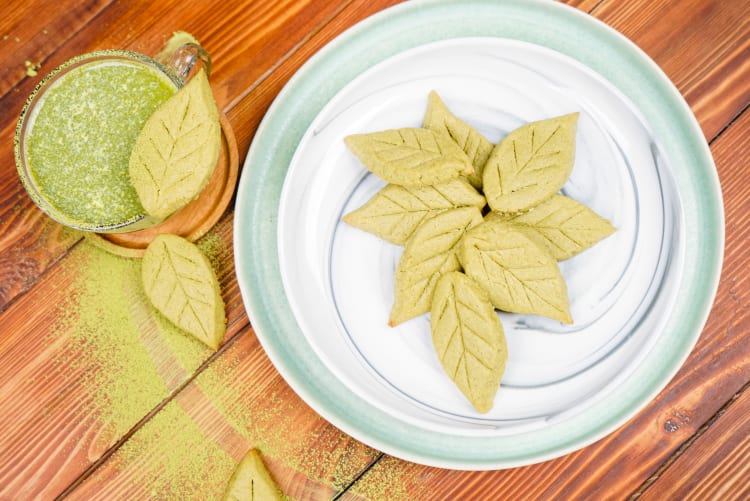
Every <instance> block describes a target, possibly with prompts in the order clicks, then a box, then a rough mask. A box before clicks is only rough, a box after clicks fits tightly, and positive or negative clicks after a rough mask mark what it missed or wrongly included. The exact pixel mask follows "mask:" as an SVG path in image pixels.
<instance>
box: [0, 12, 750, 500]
mask: <svg viewBox="0 0 750 501" xmlns="http://www.w3.org/2000/svg"><path fill="white" fill-rule="evenodd" d="M395 3H398V2H397V1H396V0H330V1H326V2H321V1H313V0H281V1H277V2H267V1H254V0H245V1H238V2H201V1H198V0H183V1H181V2H176V1H164V2H143V1H123V2H113V1H112V0H91V1H87V2H79V1H75V0H57V1H55V2H49V1H45V0H23V1H19V0H11V1H10V3H6V4H5V5H4V7H3V15H2V16H1V17H0V37H2V38H0V119H1V120H2V122H1V123H2V127H1V129H0V135H1V137H0V152H1V153H2V157H1V158H2V163H0V405H1V409H2V412H0V499H31V498H44V499H46V498H55V497H57V496H62V497H69V498H72V499H143V498H154V499H167V498H175V499H187V498H194V499H210V498H212V497H215V496H218V495H219V494H220V493H221V492H222V489H223V487H224V484H225V483H226V481H227V479H228V477H229V475H230V474H231V471H232V469H233V467H234V465H235V464H236V461H238V460H239V459H240V458H241V457H242V456H243V454H244V453H245V452H246V451H247V449H248V448H249V447H258V448H260V449H261V451H262V452H263V455H264V458H265V460H266V462H267V464H268V467H269V469H270V471H271V472H272V474H273V476H274V477H275V478H276V479H277V480H278V483H279V485H280V486H281V488H282V489H283V491H284V492H285V493H286V494H287V495H288V496H289V497H290V498H293V499H331V498H338V499H389V500H397V499H469V498H477V499H532V498H539V499H553V498H559V499H603V498H616V499H617V498H620V499H622V498H626V497H631V496H632V497H644V498H648V499H684V498H687V497H688V496H693V497H694V498H697V499H709V498H712V497H714V498H716V499H730V498H745V499H747V498H748V496H750V480H748V478H750V477H749V476H748V474H749V473H750V471H749V470H750V391H747V389H748V385H749V384H750V355H749V353H750V351H748V350H749V349H748V346H750V344H749V343H750V303H749V301H750V284H749V283H748V278H749V277H750V253H748V251H747V250H746V248H745V245H746V242H747V241H748V240H749V239H748V232H749V231H750V220H748V214H750V182H748V176H747V170H748V166H749V165H750V111H748V103H750V83H748V82H750V15H749V14H748V12H750V1H748V0H731V1H728V0H627V1H619V0H569V1H568V2H567V3H570V4H572V5H574V6H575V7H576V8H578V9H580V10H582V11H585V12H588V13H590V14H591V15H592V16H594V17H596V18H598V19H601V20H603V21H604V22H605V23H607V24H608V25H610V26H612V27H614V28H616V29H617V30H619V31H620V32H622V33H624V34H625V35H626V36H628V37H629V38H631V39H632V40H633V41H634V42H635V43H636V44H637V45H639V46H640V47H641V48H642V49H643V50H644V51H645V52H646V53H648V54H649V55H650V56H651V57H652V58H653V59H654V60H655V61H656V62H657V63H658V64H659V65H660V66H661V67H662V68H663V69H664V71H665V72H666V73H667V74H668V75H669V77H670V78H671V79H672V80H673V82H674V83H675V84H676V86H677V88H678V89H679V90H680V92H681V93H682V94H683V95H684V96H685V98H686V99H687V101H688V102H689V104H690V106H691V107H692V109H693V110H694V112H695V114H696V116H697V118H698V121H699V122H700V125H701V127H702V130H703V133H704V134H705V137H706V140H707V141H708V143H709V144H710V146H711V150H712V152H713V155H714V158H715V161H716V166H717V168H718V172H719V177H720V180H721V184H722V188H723V193H724V204H725V211H726V250H725V261H724V268H723V273H722V277H721V283H720V286H719V290H718V296H717V298H716V301H715V304H714V307H713V310H712V312H711V315H710V318H709V320H708V323H707V325H706V327H705V329H704V331H703V333H702V335H701V337H700V339H699V341H698V343H697V345H696V347H695V348H694V350H693V352H692V353H691V355H690V357H689V359H688V360H687V362H686V363H685V364H684V366H683V367H682V369H681V370H680V372H679V373H678V374H677V376H676V377H675V378H674V379H673V380H672V381H671V383H670V384H669V385H668V386H667V387H666V388H665V389H664V390H663V391H662V392H661V393H660V394H659V395H658V397H657V398H656V399H655V400H654V401H652V402H651V403H650V404H649V405H647V406H646V407H645V409H643V410H642V411H641V412H640V413H638V414H637V415H636V416H635V417H634V418H632V419H631V420H630V421H629V422H627V424H625V425H624V426H622V427H621V428H620V429H618V430H617V431H616V432H614V433H612V434H611V435H609V436H607V437H606V438H604V439H602V440H600V441H598V442H596V443H594V444H593V445H591V446H589V447H586V448H584V449H582V450H579V451H577V452H574V453H572V454H569V455H567V456H564V457H561V458H558V459H555V460H551V461H547V462H544V463H541V464H536V465H532V466H527V467H523V468H517V469H511V470H502V471H485V472H467V471H451V470H445V469H438V468H432V467H426V466H421V465H418V464H413V463H410V462H407V461H403V460H400V459H397V458H394V457H391V456H389V455H385V454H383V453H381V452H379V451H377V450H374V449H372V448H370V447H368V446H366V445H364V444H362V443H360V442H358V441H357V440H355V439H353V438H351V437H349V436H347V435H345V434H344V433H342V432H340V431H339V430H337V429H336V428H334V427H333V426H331V425H330V424H328V423H327V422H326V421H325V420H323V419H322V418H321V417H319V416H318V415H317V414H316V413H315V412H314V411H313V410H312V409H310V408H309V407H307V406H306V405H305V404H304V403H303V402H302V401H301V400H300V398H299V397H298V396H297V395H296V394H295V393H294V392H293V391H292V390H291V389H290V388H289V387H288V386H287V384H286V383H285V382H284V381H283V379H282V378H281V376H280V375H279V373H278V372H277V371H276V370H275V369H274V367H273V366H272V365H271V363H270V361H269V360H268V358H267V357H266V355H265V353H264V351H263V349H262V348H261V346H260V345H259V343H258V340H257V338H256V336H255V334H254V332H253V328H252V324H251V320H250V319H248V317H247V314H246V312H245V310H244V308H243V303H242V299H241V297H240V293H239V289H238V286H237V281H236V278H235V274H234V263H233V255H232V248H231V242H232V230H233V222H232V218H233V211H232V210H231V207H230V209H229V210H228V211H227V212H226V214H224V216H223V218H222V219H221V220H220V222H219V223H218V224H217V225H216V226H215V227H214V228H213V229H212V230H211V232H210V233H209V234H208V235H207V236H206V237H204V239H203V240H202V241H201V245H202V248H203V249H204V251H205V252H206V253H207V254H208V255H209V256H210V257H211V259H212V261H213V263H214V265H215V267H216V269H217V271H218V276H219V279H220V282H221V287H222V293H223V298H224V301H225V302H226V306H227V315H228V329H227V330H228V331H227V336H226V339H225V342H224V344H223V345H222V347H221V348H220V350H219V351H218V352H216V353H212V352H210V350H207V349H204V348H202V347H201V346H200V345H198V344H196V343H193V342H192V341H190V340H188V339H183V338H180V336H179V335H175V334H174V333H170V331H169V329H168V328H167V327H165V326H164V325H163V323H161V322H160V321H159V320H158V319H157V318H155V317H154V316H153V314H152V313H150V312H149V310H148V308H147V307H146V306H145V305H144V304H145V303H144V301H143V297H142V296H139V295H138V294H137V293H135V292H128V291H132V290H137V281H135V280H136V278H134V277H135V273H134V270H135V269H136V268H135V267H134V266H133V265H132V263H130V262H129V261H127V260H123V259H117V258H113V257H107V255H103V253H101V252H99V251H98V250H97V249H96V248H95V247H92V245H91V244H90V243H89V242H88V241H87V240H84V239H82V238H81V235H80V234H78V233H76V232H73V231H69V230H66V229H64V228H62V227H61V226H59V225H57V224H56V223H53V222H52V221H51V220H50V219H49V218H48V217H46V216H45V215H43V214H42V213H41V212H40V211H39V210H37V209H36V208H35V207H34V206H33V204H32V203H31V201H30V199H29V198H28V196H27V195H26V193H25V191H24V190H23V188H22V186H21V183H20V182H19V179H18V176H17V174H16V169H15V165H14V159H13V135H14V132H15V125H16V121H17V118H18V115H19V112H20V110H21V107H22V106H23V103H24V101H25V99H26V97H27V96H28V95H29V94H30V93H31V91H32V90H33V88H34V86H35V85H36V84H37V83H38V82H39V80H40V79H41V77H42V76H43V75H44V74H46V73H47V72H48V71H49V70H51V69H52V68H54V67H55V66H57V65H58V64H60V63H62V62H63V61H65V60H66V59H68V58H70V57H72V56H74V55H76V54H80V53H83V52H88V51H91V50H96V49H101V48H128V49H133V50H136V51H139V52H143V53H154V52H156V51H157V50H158V49H159V48H160V47H161V46H162V44H163V43H164V42H165V40H166V38H167V37H168V36H169V35H170V34H171V33H172V32H173V31H175V30H186V31H188V32H190V33H192V34H193V35H195V36H196V37H197V38H198V39H199V40H200V41H201V42H202V44H203V45H204V46H205V47H206V48H207V49H208V51H209V52H210V53H211V54H212V55H213V59H214V67H213V74H212V78H211V82H212V86H213V89H214V92H215V95H216V99H217V102H218V104H219V107H220V108H221V109H222V110H223V111H224V113H226V115H227V117H228V119H229V121H230V123H231V125H232V127H233V128H234V131H235V134H236V138H237V142H238V146H239V152H240V161H242V160H243V159H244V155H245V153H246V152H247V148H248V147H249V145H250V142H251V140H252V138H253V134H254V132H255V130H256V128H257V127H258V124H259V121H260V120H261V118H262V117H263V114H264V113H265V111H266V110H267V108H268V106H269V105H270V103H271V102H272V100H273V99H274V97H275V96H276V95H277V94H278V93H279V91H280V90H281V88H282V87H283V85H284V84H285V82H286V81H287V80H288V79H289V78H290V77H291V76H292V75H293V74H294V72H295V71H296V70H297V69H298V68H299V67H300V66H301V65H302V64H303V63H304V62H305V61H306V60H307V59H308V58H309V57H310V56H312V55H313V54H314V53H315V52H316V51H317V50H318V49H320V48H321V47H322V46H323V45H324V44H326V43H327V42H328V41H330V40H331V39H333V38H334V37H335V36H336V35H338V34H339V33H341V32H342V31H344V30H345V29H346V28H348V27H349V26H351V25H353V24H354V23H356V22H357V21H359V20H361V19H364V18H366V17H367V16H369V15H371V14H373V13H375V12H377V11H380V10H382V9H384V8H386V7H388V6H390V5H391V4H395ZM35 69H38V74H37V75H35V74H34V73H35V71H34V70H35ZM102 297H104V298H106V299H105V300H102ZM108 304H109V306H107V305H108ZM82 305H83V306H82ZM92 305H93V306H92ZM96 305H100V306H101V305H105V306H106V307H103V308H100V309H99V310H97V309H96V308H95V306H96Z"/></svg>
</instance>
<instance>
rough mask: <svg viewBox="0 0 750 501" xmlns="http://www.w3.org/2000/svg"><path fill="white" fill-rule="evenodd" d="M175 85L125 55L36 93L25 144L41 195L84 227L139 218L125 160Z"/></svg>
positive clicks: (78, 70) (94, 63)
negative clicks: (37, 100)
mask: <svg viewBox="0 0 750 501" xmlns="http://www.w3.org/2000/svg"><path fill="white" fill-rule="evenodd" d="M176 90H177V85H176V83H175V82H173V81H172V80H171V79H170V78H169V77H168V76H167V75H166V74H165V73H164V72H163V71H161V70H160V69H159V68H157V67H155V66H152V65H149V64H146V63H142V62H139V61H137V60H135V59H134V60H129V59H125V58H113V59H104V60H99V61H92V62H89V63H85V64H82V65H80V66H77V67H74V68H72V69H70V70H69V71H67V72H65V73H64V74H62V75H61V76H60V77H59V78H57V80H55V81H54V82H53V83H52V84H51V85H50V86H49V87H48V88H47V89H46V90H45V91H44V94H43V95H41V96H40V101H39V102H38V103H37V106H36V107H35V108H34V111H33V114H32V115H31V116H29V117H27V120H29V121H30V123H29V126H28V129H27V135H26V143H25V154H26V161H27V164H28V166H29V175H31V176H32V177H33V182H34V183H35V184H36V185H37V187H38V190H39V191H40V194H41V196H42V197H43V198H44V199H45V200H46V201H47V202H48V203H49V204H50V205H52V206H54V207H55V208H56V209H57V210H58V211H60V212H61V213H63V214H65V215H66V216H67V218H69V219H70V220H72V221H76V222H79V223H80V224H81V225H82V226H84V227H97V226H109V225H117V224H120V223H123V222H126V221H133V220H136V219H138V218H139V217H143V215H144V213H145V211H144V209H143V207H142V206H141V204H140V202H139V200H138V195H137V193H136V192H135V189H134V188H133V187H132V186H131V184H130V180H129V176H128V160H129V158H130V151H131V149H132V148H133V144H134V143H135V140H136V137H137V136H138V133H139V132H140V130H141V128H142V127H143V124H144V123H145V121H146V119H147V118H148V117H149V116H150V115H151V114H152V113H153V112H154V110H155V109H156V108H157V107H158V106H159V105H160V104H161V103H162V102H164V101H165V100H166V99H167V98H169V97H170V96H171V95H173V94H174V93H175V92H176Z"/></svg>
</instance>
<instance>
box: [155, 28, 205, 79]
mask: <svg viewBox="0 0 750 501" xmlns="http://www.w3.org/2000/svg"><path fill="white" fill-rule="evenodd" d="M154 59H156V60H157V61H159V62H160V63H162V64H163V65H164V66H166V67H167V69H168V70H169V71H171V72H172V73H173V74H174V75H175V76H176V77H177V78H179V79H180V81H182V83H183V85H184V84H185V83H187V82H188V80H190V79H191V78H192V77H193V76H194V75H195V74H196V73H198V71H200V70H201V69H203V70H204V71H205V72H206V76H207V77H208V76H210V74H211V55H210V54H209V53H208V52H207V51H206V50H205V49H204V48H203V47H201V46H200V44H198V41H197V40H195V38H193V37H192V35H190V34H188V33H185V32H177V33H175V34H174V35H172V38H171V39H170V40H169V41H168V42H167V44H166V45H165V46H164V48H163V49H162V50H161V51H160V52H159V53H158V54H157V55H156V56H154Z"/></svg>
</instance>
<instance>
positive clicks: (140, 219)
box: [13, 49, 182, 233]
mask: <svg viewBox="0 0 750 501" xmlns="http://www.w3.org/2000/svg"><path fill="white" fill-rule="evenodd" d="M108 59H112V60H118V59H119V60H127V61H131V62H133V61H135V62H137V63H140V64H144V65H147V66H151V67H152V68H155V69H157V70H159V71H160V72H161V73H163V74H164V75H165V76H167V77H168V78H169V79H170V80H171V81H172V83H174V84H175V86H176V88H178V89H179V88H180V87H181V86H182V81H181V80H180V78H179V77H178V76H177V75H176V74H175V73H174V72H172V71H170V69H169V67H168V66H166V65H164V64H162V63H161V62H159V61H157V60H156V59H154V58H152V57H149V56H146V55H144V54H140V53H138V52H134V51H131V50H127V49H101V50H96V51H92V52H86V53H84V54H80V55H77V56H74V57H72V58H70V59H68V60H66V61H65V62H63V63H61V64H60V65H58V66H57V67H55V68H54V69H53V70H51V71H50V72H49V73H48V74H47V75H45V76H44V77H43V78H42V79H41V80H40V81H39V82H38V83H37V84H36V86H35V87H34V90H33V91H32V92H31V94H30V95H29V97H28V98H27V99H26V102H25V103H24V105H23V108H21V113H20V115H19V117H18V122H17V123H16V131H15V136H14V138H13V153H14V157H15V162H16V170H17V171H18V176H19V178H20V179H21V183H22V184H23V187H24V189H25V190H26V192H27V193H28V195H29V197H31V200H32V201H33V202H34V204H35V205H36V206H37V207H38V208H39V209H41V210H42V212H44V213H45V214H47V215H48V216H49V217H50V218H52V219H53V220H55V221H56V222H58V223H60V224H63V225H65V226H68V227H70V228H73V229H77V230H81V231H88V232H95V233H117V232H125V231H137V230H140V229H143V228H145V227H147V226H151V225H153V224H155V223H158V221H154V220H153V218H152V217H151V216H149V215H148V214H147V213H146V212H145V211H144V212H143V213H142V214H138V215H136V216H133V217H130V218H128V219H126V220H123V221H117V222H114V223H92V222H90V221H81V220H79V219H78V218H74V217H71V216H69V215H68V214H66V213H65V212H64V211H62V210H60V209H59V208H57V207H56V206H55V204H53V203H52V202H51V201H50V200H49V199H48V198H47V197H46V196H45V195H44V194H43V190H42V189H41V187H40V186H39V185H38V184H37V182H36V180H35V178H34V175H33V174H32V173H31V169H30V166H29V165H28V163H27V161H26V155H27V152H26V151H25V147H24V143H25V136H26V135H27V132H26V131H27V129H28V126H29V124H32V125H33V121H31V122H29V121H28V120H27V118H28V117H29V115H31V113H32V111H33V110H34V109H35V107H36V105H37V104H38V103H40V102H43V101H42V96H43V95H44V93H45V92H46V91H47V90H48V89H49V88H50V87H51V86H52V84H53V83H54V81H55V80H56V79H57V78H59V77H61V76H62V75H64V74H65V73H66V72H67V71H70V70H71V69H73V68H76V67H79V66H83V65H84V64H88V63H92V62H96V61H97V60H108Z"/></svg>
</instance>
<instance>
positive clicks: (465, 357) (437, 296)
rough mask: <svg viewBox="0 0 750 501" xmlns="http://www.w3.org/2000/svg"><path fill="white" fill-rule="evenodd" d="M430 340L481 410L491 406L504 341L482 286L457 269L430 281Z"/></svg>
mask: <svg viewBox="0 0 750 501" xmlns="http://www.w3.org/2000/svg"><path fill="white" fill-rule="evenodd" d="M430 326H431V328H432V344H433V345H434V346H435V351H436V352H437V355H438V358H439V359H440V363H441V364H442V365H443V369H445V372H447V373H448V376H450V378H451V379H452V380H453V381H454V382H455V383H456V386H458V388H459V389H460V390H461V392H462V393H463V394H464V395H465V396H466V398H467V399H469V401H470V402H471V404H472V405H473V406H474V407H475V408H476V409H477V410H478V411H479V412H482V413H485V412H488V411H489V410H490V409H492V405H493V402H494V399H495V394H496V393H497V390H498V388H499V387H500V380H501V379H502V377H503V373H504V372H505V364H506V362H507V360H508V347H507V343H506V341H505V334H504V333H503V326H502V324H501V323H500V319H499V318H498V316H497V313H496V312H495V309H494V308H493V307H492V303H491V302H490V298H489V296H488V294H487V292H486V291H485V290H484V289H482V288H481V287H480V286H479V285H478V284H477V283H476V282H475V281H474V280H472V279H471V278H469V277H467V276H466V275H464V274H463V273H461V272H458V271H454V272H450V273H446V274H445V275H443V276H442V277H441V278H440V280H438V283H437V285H436V286H435V293H434V295H433V297H432V308H431V309H430Z"/></svg>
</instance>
